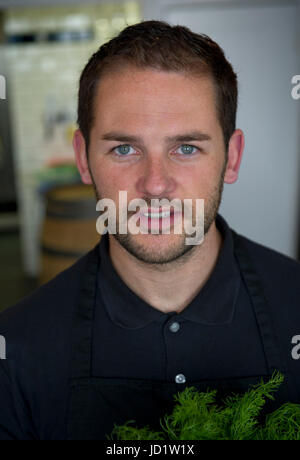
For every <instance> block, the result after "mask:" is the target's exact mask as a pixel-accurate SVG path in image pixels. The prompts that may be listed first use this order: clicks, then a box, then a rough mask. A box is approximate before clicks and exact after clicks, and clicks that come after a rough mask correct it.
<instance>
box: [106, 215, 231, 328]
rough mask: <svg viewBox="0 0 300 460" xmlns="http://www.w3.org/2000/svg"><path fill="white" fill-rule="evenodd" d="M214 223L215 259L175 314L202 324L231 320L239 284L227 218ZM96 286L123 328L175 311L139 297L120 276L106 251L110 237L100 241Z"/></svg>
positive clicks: (115, 320)
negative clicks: (220, 241)
mask: <svg viewBox="0 0 300 460" xmlns="http://www.w3.org/2000/svg"><path fill="white" fill-rule="evenodd" d="M216 225H217V228H218V229H219V231H220V232H221V233H222V235H223V245H222V247H221V250H220V253H219V256H218V259H217V263H216V265H215V268H214V270H213V272H212V274H211V275H210V277H209V279H208V280H207V282H206V283H205V285H204V286H203V287H202V289H201V291H200V292H199V293H198V294H197V295H196V296H195V297H194V299H193V300H192V301H191V302H190V304H189V305H188V306H187V307H186V308H185V309H184V310H183V311H182V312H180V313H178V316H177V318H178V319H180V318H183V319H185V320H189V321H193V322H197V323H201V324H205V325H221V324H227V323H230V322H231V320H232V318H233V314H234V309H235V304H236V301H237V296H238V291H239V286H240V271H239V268H238V265H237V262H236V259H235V256H234V251H233V249H234V248H233V237H232V233H231V230H230V228H229V226H228V225H227V223H226V221H225V220H224V219H223V218H222V217H221V216H220V215H218V216H217V219H216ZM99 251H100V258H101V259H100V260H101V262H100V272H99V275H100V276H99V289H100V295H101V297H102V300H103V303H104V305H105V308H106V310H107V312H108V315H109V316H110V319H111V320H112V321H113V322H114V323H115V324H117V325H118V326H121V327H123V328H126V329H138V328H141V327H144V326H146V325H147V324H149V323H151V322H152V321H162V320H163V319H164V318H167V317H168V316H170V315H173V314H174V313H175V312H170V313H163V312H161V311H159V310H157V309H156V308H154V307H152V306H151V305H149V304H148V303H147V302H145V301H144V300H143V299H141V298H140V297H138V296H137V295H136V294H135V293H134V292H133V291H132V290H131V289H130V288H129V287H128V286H127V285H126V284H125V283H124V281H123V280H122V279H121V278H120V276H119V275H118V273H117V272H116V270H115V268H114V267H113V265H112V262H111V259H110V255H109V237H108V235H107V234H106V235H103V236H102V238H101V241H100V245H99Z"/></svg>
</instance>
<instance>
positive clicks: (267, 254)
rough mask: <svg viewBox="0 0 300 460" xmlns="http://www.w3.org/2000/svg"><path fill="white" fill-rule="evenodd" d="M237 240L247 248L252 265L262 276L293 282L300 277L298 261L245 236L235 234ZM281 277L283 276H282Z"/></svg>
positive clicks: (299, 263)
mask: <svg viewBox="0 0 300 460" xmlns="http://www.w3.org/2000/svg"><path fill="white" fill-rule="evenodd" d="M236 236H237V238H238V240H239V241H240V242H241V244H242V245H243V246H244V248H245V249H246V250H247V253H248V255H249V256H250V258H251V261H252V263H253V265H254V266H255V267H256V269H257V271H258V272H259V273H260V274H261V276H262V277H264V278H271V279H274V280H275V279H278V278H280V279H281V281H282V282H283V281H286V282H290V283H293V282H294V281H298V283H299V279H300V278H299V277H300V262H299V261H297V260H295V259H293V258H291V257H289V256H287V255H285V254H282V253H280V252H278V251H276V250H274V249H271V248H269V247H267V246H264V245H262V244H259V243H256V242H254V241H252V240H251V239H249V238H246V237H245V236H242V235H239V234H236ZM282 277H283V278H282Z"/></svg>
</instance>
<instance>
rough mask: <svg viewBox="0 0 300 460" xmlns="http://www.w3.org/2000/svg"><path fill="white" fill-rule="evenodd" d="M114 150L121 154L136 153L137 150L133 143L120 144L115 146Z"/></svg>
mask: <svg viewBox="0 0 300 460" xmlns="http://www.w3.org/2000/svg"><path fill="white" fill-rule="evenodd" d="M114 152H116V153H117V155H119V156H126V155H128V154H129V153H134V152H135V150H134V149H133V148H132V147H131V145H126V144H125V145H119V146H118V147H115V148H114Z"/></svg>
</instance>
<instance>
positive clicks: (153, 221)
mask: <svg viewBox="0 0 300 460" xmlns="http://www.w3.org/2000/svg"><path fill="white" fill-rule="evenodd" d="M181 213H182V211H180V214H181ZM178 214H179V211H174V209H173V208H170V207H169V208H163V207H160V208H146V209H145V208H143V209H140V211H139V212H137V213H136V214H135V215H136V217H137V218H139V221H140V227H141V228H144V229H146V230H147V232H149V230H151V231H152V230H154V231H155V230H156V231H162V230H164V231H167V230H169V229H171V227H172V226H173V225H174V220H175V216H176V215H178Z"/></svg>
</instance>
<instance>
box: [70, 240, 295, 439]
mask: <svg viewBox="0 0 300 460" xmlns="http://www.w3.org/2000/svg"><path fill="white" fill-rule="evenodd" d="M232 233H233V237H234V252H235V255H236V257H237V260H238V263H239V266H240V270H241V274H242V277H243V279H244V282H245V284H246V287H247V290H248V293H249V295H250V297H251V299H252V306H253V309H254V312H255V316H256V320H257V324H258V327H259V331H260V335H261V339H262V344H263V348H264V352H265V356H266V361H267V366H268V374H267V375H264V376H260V375H256V376H251V377H249V376H247V377H243V376H241V377H240V378H233V379H221V380H205V381H204V380H201V381H198V382H194V381H193V382H188V383H183V384H177V383H175V382H174V383H173V382H161V381H151V380H139V379H123V378H122V379H120V378H98V377H92V373H91V356H92V353H91V352H92V327H93V316H94V308H95V299H96V289H97V273H98V268H99V262H100V260H99V259H100V257H99V248H98V247H96V248H95V249H94V250H93V251H91V252H90V253H89V255H88V257H89V259H88V263H87V271H86V273H85V275H84V280H83V288H82V292H81V298H80V301H79V303H78V306H77V308H76V311H75V315H74V324H73V338H72V342H73V343H72V356H71V373H70V379H69V380H70V393H69V401H68V425H67V433H68V434H67V439H69V440H107V435H110V434H111V432H112V430H113V427H114V424H116V425H122V424H124V423H125V422H127V421H128V420H135V422H136V423H135V426H137V427H139V428H142V427H144V426H146V425H149V426H150V427H151V428H152V429H153V430H158V431H161V427H160V425H159V420H160V418H162V417H163V416H164V415H165V414H166V413H168V414H169V413H171V412H172V409H173V407H174V395H175V394H176V393H178V392H179V391H182V390H184V389H185V388H186V386H193V387H195V388H196V389H197V390H198V391H206V390H207V389H208V388H210V389H217V390H218V393H217V395H218V397H217V402H221V400H222V399H223V398H224V397H225V396H227V395H228V394H230V393H232V392H244V391H246V390H247V389H248V388H249V386H250V385H253V384H255V383H258V382H259V381H260V380H261V378H262V377H263V379H264V380H268V379H269V378H270V377H271V375H272V373H273V371H274V370H279V371H280V372H282V373H283V374H284V377H285V379H284V383H283V384H282V385H281V386H280V388H279V390H278V391H277V392H276V393H275V394H274V396H275V397H276V399H275V401H269V400H268V401H267V403H266V405H265V406H264V409H263V411H262V415H265V414H266V413H268V412H270V411H273V410H274V409H276V408H277V407H279V406H280V405H281V404H283V403H285V402H288V401H293V400H295V395H296V388H295V386H294V382H293V378H292V375H290V374H289V372H288V370H287V366H286V363H285V360H284V357H283V356H282V350H281V349H280V347H279V345H278V339H277V337H276V335H275V333H274V327H273V324H272V315H271V311H270V309H269V306H268V303H267V301H266V299H265V296H264V293H263V289H262V286H261V283H260V280H259V277H258V275H257V273H256V271H255V270H254V268H253V266H252V263H251V259H250V257H249V255H248V254H247V248H245V247H244V244H243V241H242V239H241V238H240V237H239V236H238V235H237V234H236V233H235V232H233V231H232Z"/></svg>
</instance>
